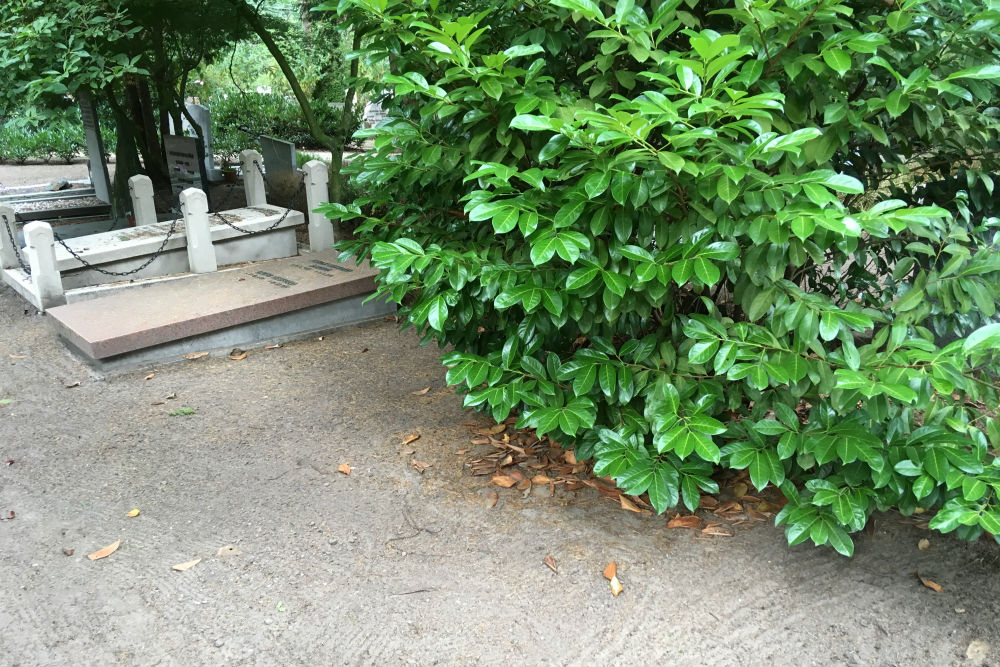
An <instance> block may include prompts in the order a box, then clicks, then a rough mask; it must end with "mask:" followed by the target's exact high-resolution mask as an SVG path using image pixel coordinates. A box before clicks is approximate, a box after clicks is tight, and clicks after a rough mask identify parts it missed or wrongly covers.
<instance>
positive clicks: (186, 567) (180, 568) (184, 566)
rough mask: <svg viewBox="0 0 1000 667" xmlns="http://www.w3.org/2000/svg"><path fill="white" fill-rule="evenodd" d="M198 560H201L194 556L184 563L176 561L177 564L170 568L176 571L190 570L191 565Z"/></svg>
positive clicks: (198, 561)
mask: <svg viewBox="0 0 1000 667" xmlns="http://www.w3.org/2000/svg"><path fill="white" fill-rule="evenodd" d="M200 562H201V559H200V558H195V559H194V560H189V561H188V562H186V563H178V564H177V565H174V566H172V567H171V568H170V569H171V570H177V571H178V572H184V571H185V570H190V569H191V568H192V567H194V566H195V565H197V564H198V563H200Z"/></svg>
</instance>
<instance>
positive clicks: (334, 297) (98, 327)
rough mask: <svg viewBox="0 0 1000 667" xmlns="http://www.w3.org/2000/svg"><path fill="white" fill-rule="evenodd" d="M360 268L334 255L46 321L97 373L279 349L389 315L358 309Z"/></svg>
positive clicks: (363, 274) (364, 276)
mask: <svg viewBox="0 0 1000 667" xmlns="http://www.w3.org/2000/svg"><path fill="white" fill-rule="evenodd" d="M376 273H377V272H376V271H375V270H374V269H372V268H371V267H370V266H369V265H368V263H367V262H363V263H361V264H356V263H354V262H338V260H337V253H336V251H333V250H329V251H325V252H318V253H309V254H307V255H302V256H297V257H288V258H284V259H278V260H273V261H270V262H263V263H259V264H252V265H249V266H246V267H242V268H238V269H232V270H229V271H219V272H214V273H203V274H200V275H198V276H196V277H194V278H191V279H188V280H184V281H177V282H162V283H159V284H155V285H151V286H149V287H147V288H146V289H143V290H138V291H137V290H132V291H128V292H122V293H119V294H115V295H112V296H109V297H105V298H102V299H100V300H99V301H85V302H80V303H74V304H68V305H65V306H58V307H56V308H52V309H50V310H49V311H48V314H49V315H50V317H51V318H52V321H53V322H54V325H55V328H56V331H57V332H58V334H59V336H60V337H62V338H63V340H65V341H66V342H67V343H68V344H69V346H70V347H71V348H72V349H74V350H75V351H76V352H78V353H79V354H81V355H82V356H83V357H84V358H86V359H88V360H89V361H90V362H91V363H93V364H94V365H95V366H98V367H99V368H101V369H105V370H111V369H116V368H131V367H137V366H140V365H142V364H144V363H148V362H152V361H163V360H171V359H180V358H182V356H183V355H184V354H188V353H192V352H203V351H209V350H220V351H227V350H229V349H231V348H233V347H248V346H252V345H266V344H274V343H277V342H282V341H284V340H289V339H292V338H297V337H303V336H309V335H314V334H318V333H322V332H325V331H329V330H332V329H335V328H337V327H340V326H346V325H350V324H356V323H358V322H362V321H365V320H370V319H377V318H381V317H384V316H385V315H387V314H389V313H392V312H394V311H395V306H394V305H393V304H387V303H385V302H382V301H375V300H372V301H369V302H368V303H363V302H364V301H365V300H366V299H367V298H368V297H369V296H370V295H371V294H372V292H374V290H375V282H374V277H375V275H376Z"/></svg>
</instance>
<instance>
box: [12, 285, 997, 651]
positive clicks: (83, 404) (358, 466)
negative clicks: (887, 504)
mask: <svg viewBox="0 0 1000 667" xmlns="http://www.w3.org/2000/svg"><path fill="white" fill-rule="evenodd" d="M437 357H438V350H436V349H434V348H428V347H423V348H422V347H420V346H418V344H417V338H416V337H415V336H414V335H413V334H412V333H400V332H398V331H397V330H396V328H395V325H394V324H393V323H391V322H379V323H376V324H371V325H367V326H363V327H357V328H352V329H346V330H341V331H339V332H334V333H332V334H329V335H327V336H324V337H323V339H322V340H318V339H316V338H313V339H310V340H305V341H300V342H297V343H290V344H287V345H285V346H284V347H282V348H280V349H273V350H263V349H261V350H251V351H250V353H249V355H248V357H247V358H246V359H244V360H242V361H232V360H230V359H228V358H227V357H226V356H206V357H203V358H200V359H197V360H192V361H184V362H181V363H176V364H171V365H163V366H158V367H155V368H152V369H147V370H141V371H135V372H129V373H125V374H119V375H110V376H102V375H100V374H97V373H95V372H93V371H91V370H89V368H88V367H87V366H86V365H84V364H83V363H82V362H80V361H78V360H76V359H75V358H73V357H72V356H71V355H70V354H69V353H68V352H67V351H66V349H65V348H64V347H63V346H62V345H61V343H60V342H59V341H58V340H57V339H56V338H55V336H54V334H53V333H52V330H51V328H50V325H49V322H48V320H47V318H46V317H45V316H44V315H39V314H37V313H36V312H35V311H34V310H33V309H30V308H28V307H27V306H26V304H25V303H24V302H23V301H22V300H21V299H20V298H19V297H17V295H16V294H15V293H14V292H13V291H11V290H10V289H9V288H7V287H5V286H4V287H0V399H9V400H10V402H9V403H6V404H4V405H2V406H0V518H6V517H8V516H9V515H10V513H11V512H13V513H14V518H12V519H10V520H3V521H0V600H2V601H3V604H0V664H2V665H4V666H9V667H28V666H31V667H41V666H53V667H56V666H58V667H62V666H66V665H102V666H105V667H106V666H108V665H130V666H131V665H135V666H137V667H139V666H141V667H150V666H154V665H160V666H170V665H178V666H185V667H187V666H199V665H211V666H213V667H215V666H218V665H255V666H256V665H259V666H261V667H265V666H272V665H303V666H315V665H352V666H353V665H407V664H414V665H456V666H459V665H510V666H512V667H521V666H525V665H529V666H530V665H601V666H604V665H668V664H669V665H705V666H709V667H712V666H720V667H721V666H727V667H728V666H732V665H771V664H774V665H794V666H801V665H866V666H867V665H885V666H890V665H892V666H899V667H916V666H923V665H926V666H928V667H940V666H944V665H962V666H966V665H989V664H992V665H996V664H998V662H1000V652H998V648H1000V630H998V626H997V618H998V617H1000V577H997V570H998V565H1000V549H998V548H997V546H996V545H995V544H994V543H992V542H986V541H982V542H978V543H975V544H968V543H964V542H961V541H959V540H956V539H953V538H951V537H948V536H941V535H938V534H936V533H928V532H927V531H926V530H922V529H920V528H919V527H917V526H915V525H913V522H912V521H910V520H907V519H904V518H902V517H899V516H897V515H892V514H889V515H884V516H880V517H878V518H877V519H876V521H875V524H874V526H875V529H874V530H873V531H871V532H870V533H866V534H862V535H858V536H857V539H856V543H857V547H856V554H855V556H854V558H853V559H845V558H842V557H840V556H838V555H837V554H835V553H834V552H833V551H832V550H829V549H815V548H812V547H810V546H798V547H794V548H789V547H787V546H786V545H785V540H784V536H783V534H782V532H781V531H780V530H778V529H776V528H774V527H773V526H772V525H770V524H768V523H766V522H755V523H750V524H744V525H741V526H738V527H737V529H736V531H735V532H736V534H735V536H733V537H709V536H704V535H702V534H701V533H699V532H696V531H693V530H688V529H668V528H667V526H666V520H665V518H663V517H655V516H651V515H638V514H635V513H632V512H626V511H623V510H621V509H620V508H619V507H618V506H617V505H615V504H613V503H611V502H609V501H607V500H606V499H604V498H602V497H601V496H600V495H599V494H598V493H597V492H596V491H594V490H592V489H589V488H584V489H582V490H579V491H574V492H563V491H560V492H557V493H556V495H555V496H554V497H549V495H548V490H547V488H546V487H544V486H543V487H536V489H537V490H538V491H540V493H537V494H535V493H532V494H529V495H528V496H527V497H523V496H522V494H521V493H520V492H519V491H517V490H516V489H499V488H497V487H491V486H489V482H488V478H486V477H473V476H471V474H470V472H469V470H468V468H467V467H466V466H465V465H464V462H465V460H466V459H467V458H468V455H456V451H458V450H461V449H465V448H468V447H470V445H469V440H470V436H471V435H472V434H473V431H474V427H469V426H467V425H463V424H462V422H468V421H472V422H476V423H480V424H484V425H485V424H486V423H487V422H486V420H485V419H484V418H483V417H482V416H480V415H477V414H475V413H470V412H466V411H464V410H463V409H462V407H461V398H460V397H459V396H457V395H455V394H454V393H453V392H451V391H449V390H448V389H447V388H446V387H445V386H444V373H443V370H442V367H441V366H440V364H439V362H438V359H437ZM428 386H429V387H430V390H429V391H428V392H427V393H426V394H423V395H415V394H414V393H413V392H416V391H419V390H422V389H423V388H425V387H428ZM182 407H184V408H190V409H191V410H193V411H194V414H191V415H187V416H170V415H169V413H170V412H171V411H176V410H178V409H179V408H182ZM412 433H416V434H419V435H420V438H419V440H416V441H415V442H413V443H412V444H410V445H403V444H401V443H402V442H403V440H404V439H405V438H406V436H408V435H409V434H412ZM410 449H414V450H415V451H414V452H413V453H409V451H408V450H410ZM411 458H416V459H418V460H420V461H424V462H426V463H430V464H431V466H430V467H428V468H427V469H426V470H425V472H423V473H422V474H421V473H419V472H418V471H417V470H416V469H414V467H413V466H411V465H410V460H411ZM11 461H12V463H9V464H7V463H4V462H11ZM343 463H347V464H349V465H350V466H351V472H350V475H349V476H348V475H344V474H341V473H339V472H337V468H338V466H340V465H341V464H343ZM494 491H497V492H498V495H499V501H498V502H497V503H496V505H495V506H491V505H492V503H493V496H492V494H493V492H494ZM132 509H139V510H140V514H139V515H138V516H136V517H134V518H129V517H128V516H126V514H127V513H128V512H129V511H130V510H132ZM922 538H928V539H929V541H930V548H929V549H926V550H920V549H918V547H917V545H918V542H919V541H920V540H921V539H922ZM119 540H120V543H121V544H120V548H119V549H118V550H117V551H116V552H115V553H113V554H112V555H110V556H108V557H107V558H104V559H101V560H95V561H91V560H89V559H88V558H87V555H88V554H90V553H92V552H94V551H96V550H98V549H100V548H101V547H104V546H106V545H109V544H111V543H113V542H116V541H119ZM69 550H72V552H71V554H72V555H66V554H67V553H69ZM546 556H552V557H553V558H554V560H555V564H556V569H557V572H553V571H552V570H551V569H549V567H547V566H546V565H545V564H544V560H545V558H546ZM199 558H200V559H201V561H200V562H198V563H197V564H196V565H194V566H193V567H191V568H190V569H188V570H186V571H174V570H173V569H172V566H174V565H177V564H180V563H186V562H190V561H193V560H195V559H199ZM612 560H613V561H616V562H617V564H618V572H619V578H620V579H621V582H622V584H623V585H624V592H623V593H622V594H621V595H620V596H618V597H617V598H615V597H612V595H611V592H610V590H609V586H608V582H607V581H606V580H605V579H604V577H603V576H602V570H603V569H604V567H605V565H606V564H607V563H608V562H609V561H612ZM917 571H919V573H920V576H922V577H924V578H926V579H929V580H933V581H934V582H937V583H938V584H940V585H941V586H942V588H943V590H942V591H941V592H935V591H933V590H931V589H929V588H927V587H925V586H923V585H922V584H921V583H920V581H919V580H918V579H917V577H916V576H915V575H914V573H915V572H917ZM970 655H971V656H972V657H969V656H970Z"/></svg>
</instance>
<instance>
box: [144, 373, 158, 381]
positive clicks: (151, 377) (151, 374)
mask: <svg viewBox="0 0 1000 667" xmlns="http://www.w3.org/2000/svg"><path fill="white" fill-rule="evenodd" d="M155 377H156V373H150V374H149V375H147V376H146V377H144V378H142V379H143V380H152V379H153V378H155Z"/></svg>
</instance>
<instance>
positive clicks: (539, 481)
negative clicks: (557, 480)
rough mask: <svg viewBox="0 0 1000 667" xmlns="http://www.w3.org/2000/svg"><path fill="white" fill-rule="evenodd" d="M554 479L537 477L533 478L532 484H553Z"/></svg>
mask: <svg viewBox="0 0 1000 667" xmlns="http://www.w3.org/2000/svg"><path fill="white" fill-rule="evenodd" d="M552 481H553V480H552V478H550V477H546V476H545V475H535V476H534V477H532V478H531V483H532V484H551V483H552Z"/></svg>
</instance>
